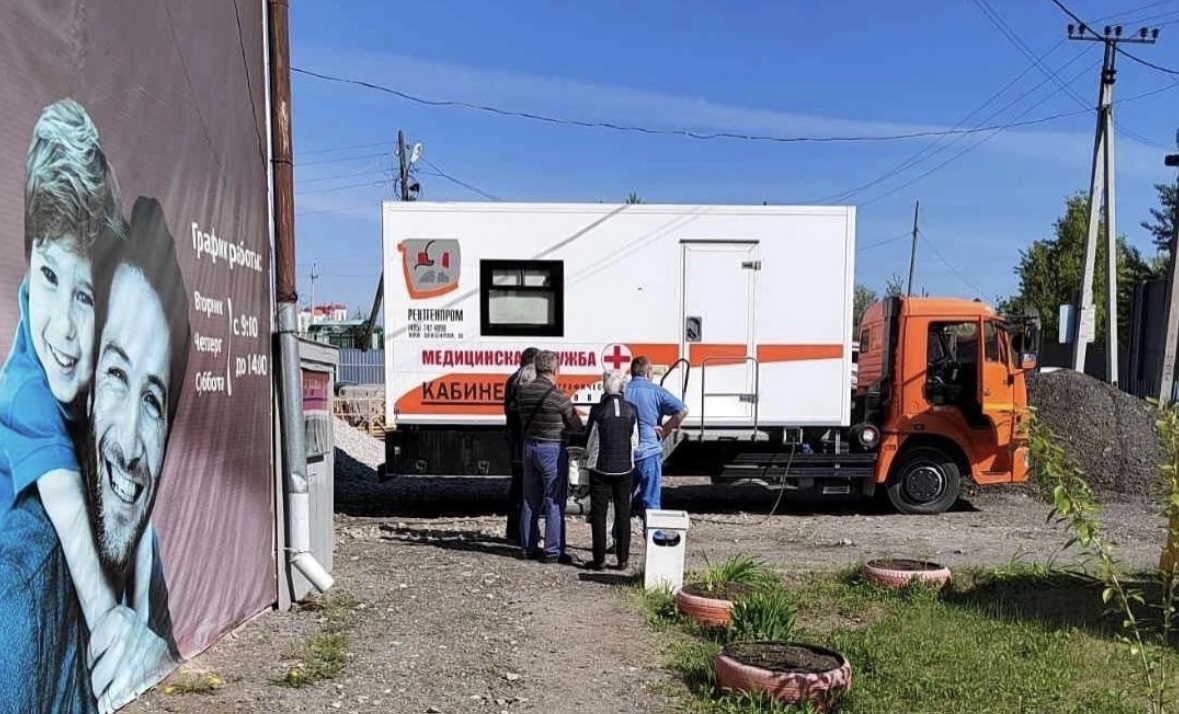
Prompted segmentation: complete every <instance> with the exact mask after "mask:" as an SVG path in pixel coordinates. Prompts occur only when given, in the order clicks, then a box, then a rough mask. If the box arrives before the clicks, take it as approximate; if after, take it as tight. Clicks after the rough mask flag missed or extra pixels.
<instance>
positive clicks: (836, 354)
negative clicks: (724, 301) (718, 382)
mask: <svg viewBox="0 0 1179 714" xmlns="http://www.w3.org/2000/svg"><path fill="white" fill-rule="evenodd" d="M748 353H749V350H748V348H747V347H746V346H745V345H714V344H704V343H697V344H693V345H689V346H688V361H689V362H690V363H691V365H692V366H693V367H699V366H701V365H703V364H704V360H706V359H707V360H708V366H710V367H712V366H717V365H725V364H739V363H740V362H743V361H744V360H745V357H746V355H747V354H748ZM754 355H755V356H756V357H757V361H758V362H760V363H762V364H770V363H774V362H805V361H809V360H819V359H841V358H842V357H843V345H758V346H757V349H756V350H755V352H754Z"/></svg>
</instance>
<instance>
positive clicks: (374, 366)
mask: <svg viewBox="0 0 1179 714" xmlns="http://www.w3.org/2000/svg"><path fill="white" fill-rule="evenodd" d="M336 381H337V382H345V383H349V384H380V385H383V384H385V350H358V349H353V348H341V349H340V364H339V366H338V367H337V368H336Z"/></svg>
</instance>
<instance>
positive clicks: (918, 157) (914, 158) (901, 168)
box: [811, 39, 1088, 203]
mask: <svg viewBox="0 0 1179 714" xmlns="http://www.w3.org/2000/svg"><path fill="white" fill-rule="evenodd" d="M1065 42H1066V40H1064V39H1061V40H1060V41H1059V42H1057V43H1056V44H1055V45H1053V46H1052V48H1051V49H1049V50H1048V51H1047V52H1045V53H1044V54H1042V55H1040V59H1041V60H1042V59H1045V58H1047V57H1048V56H1049V55H1051V54H1052V53H1053V52H1055V51H1056V49H1057V48H1059V47H1060V46H1061V45H1063V44H1064V43H1065ZM1087 52H1088V50H1081V51H1080V52H1078V53H1077V54H1076V55H1074V56H1073V57H1072V59H1070V60H1069V61H1068V62H1066V63H1064V64H1063V65H1061V67H1060V69H1059V70H1057V71H1058V72H1059V71H1061V70H1064V69H1065V68H1067V67H1068V66H1069V65H1071V64H1072V63H1074V62H1076V61H1077V60H1079V59H1080V58H1081V57H1083V56H1084V55H1085V54H1086V53H1087ZM1034 68H1035V67H1034V66H1029V67H1027V68H1026V69H1025V70H1024V71H1023V72H1021V73H1020V74H1019V75H1017V76H1016V77H1015V78H1014V79H1012V80H1011V81H1010V82H1008V83H1007V84H1006V85H1004V86H1003V88H1002V89H1000V90H999V91H998V92H996V93H994V94H993V95H991V97H990V98H989V99H987V100H986V101H985V102H983V103H982V104H981V105H979V106H978V107H977V108H976V109H975V110H974V111H972V112H971V113H970V114H967V115H966V116H965V117H963V118H962V119H961V121H959V122H958V123H957V124H956V125H955V128H957V127H959V126H962V125H963V124H966V122H968V121H969V120H970V119H971V117H973V116H975V115H976V114H978V113H979V112H980V111H982V110H983V109H985V108H986V107H987V106H989V105H990V104H991V102H993V101H995V100H996V99H998V98H999V97H1000V96H1002V95H1003V93H1004V92H1006V91H1007V90H1008V89H1010V88H1011V87H1012V86H1014V85H1015V84H1016V83H1017V82H1019V80H1021V79H1023V78H1024V77H1025V76H1026V75H1027V74H1028V73H1029V72H1031V71H1032V70H1033V69H1034ZM1086 71H1087V70H1086ZM1047 83H1048V79H1042V80H1040V81H1039V82H1038V83H1036V84H1035V85H1034V86H1032V87H1031V88H1030V89H1028V90H1026V91H1024V92H1023V93H1022V94H1020V95H1019V96H1017V97H1015V98H1014V99H1012V100H1011V101H1009V102H1007V103H1006V104H1004V105H1003V106H1001V107H999V108H998V109H996V110H995V111H993V112H991V113H990V114H988V115H987V116H986V117H985V118H984V119H982V120H981V122H989V121H991V120H993V119H995V118H996V117H998V116H999V115H1000V114H1003V113H1004V112H1006V111H1007V110H1008V109H1010V108H1011V107H1013V106H1015V105H1016V104H1019V103H1020V102H1021V101H1023V99H1024V98H1025V97H1027V96H1029V95H1031V94H1033V93H1034V92H1036V91H1037V90H1039V89H1040V87H1043V86H1044V85H1045V84H1047ZM1054 95H1055V93H1053V95H1050V97H1051V96H1054ZM1042 103H1043V102H1039V103H1037V104H1035V105H1033V106H1032V108H1035V107H1036V106H1039V105H1040V104H1042ZM1026 113H1027V112H1025V113H1024V114H1026ZM1021 116H1023V115H1021ZM981 122H980V123H981ZM961 138H962V137H961V136H957V137H954V138H952V139H950V140H949V141H948V142H947V143H946V144H945V145H943V146H942V147H941V148H940V149H937V150H936V151H933V153H931V154H929V155H928V156H925V158H922V157H923V156H924V155H925V154H927V153H928V152H930V151H931V150H933V149H934V148H936V147H937V146H938V145H939V144H941V143H942V141H943V140H944V139H946V137H939V138H938V139H937V140H936V141H933V142H932V143H930V144H927V145H926V146H924V147H922V148H921V149H920V150H918V151H917V152H916V153H914V154H913V155H911V156H909V157H908V158H907V159H905V160H904V161H902V162H900V163H899V164H897V165H896V166H893V167H892V168H891V169H889V170H888V171H886V172H884V174H882V175H881V176H879V177H877V178H875V179H873V180H872V181H869V182H867V183H863V184H860V185H859V186H856V187H855V188H852V189H849V190H847V191H844V192H842V193H839V194H835V195H832V196H826V197H824V198H821V199H818V200H816V201H811V203H828V202H832V201H834V202H839V201H846V200H847V199H849V198H851V197H852V196H854V195H856V194H858V193H860V192H862V191H864V190H865V189H868V188H871V187H873V186H875V185H877V184H879V183H882V182H884V181H887V180H888V179H890V178H892V177H893V176H896V175H898V174H901V173H904V172H905V171H906V170H908V169H909V168H912V167H913V166H916V165H918V164H920V163H924V162H925V161H927V160H928V159H932V158H933V157H934V156H937V155H938V154H940V153H942V152H943V151H945V150H946V149H949V148H950V147H951V146H953V145H954V144H956V143H957V142H958V141H960V140H961Z"/></svg>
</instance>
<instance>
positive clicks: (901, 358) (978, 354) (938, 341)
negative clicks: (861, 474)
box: [852, 298, 1039, 513]
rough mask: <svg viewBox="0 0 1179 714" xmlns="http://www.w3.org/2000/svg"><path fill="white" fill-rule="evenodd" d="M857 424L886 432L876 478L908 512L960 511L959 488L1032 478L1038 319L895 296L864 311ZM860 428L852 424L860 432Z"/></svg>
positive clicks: (946, 301) (855, 407)
mask: <svg viewBox="0 0 1179 714" xmlns="http://www.w3.org/2000/svg"><path fill="white" fill-rule="evenodd" d="M859 342H860V354H859V365H858V379H857V384H856V386H855V388H854V399H853V418H852V421H853V423H855V424H862V425H868V428H869V429H871V428H873V427H874V428H876V429H877V430H878V432H877V434H878V436H877V437H876V438H877V441H878V444H877V445H875V448H874V449H873V451H874V452H875V453H876V454H877V458H876V461H875V469H874V471H875V474H874V478H873V481H874V483H875V484H877V485H879V486H883V487H884V488H885V489H886V491H887V494H888V498H889V500H890V501H891V502H892V504H893V505H894V506H895V507H896V508H897V509H898V510H900V511H902V512H905V513H938V512H941V511H944V510H946V509H947V508H949V507H950V506H952V505H953V504H954V502H955V501H956V500H957V498H958V494H959V485H960V481H961V479H963V478H970V479H972V480H973V481H974V482H975V483H977V484H997V483H1012V482H1022V481H1026V480H1027V477H1028V447H1027V444H1026V443H1025V440H1024V439H1023V438H1022V429H1021V426H1022V424H1023V422H1024V421H1025V420H1026V419H1027V418H1028V401H1027V382H1026V379H1025V375H1026V374H1027V373H1028V372H1029V371H1031V370H1034V369H1035V368H1036V362H1037V352H1038V348H1039V321H1038V319H1037V318H1036V317H1035V316H1034V315H1032V316H1027V317H1022V318H1018V319H1014V320H1013V319H1011V318H1003V317H1001V316H999V315H998V314H997V313H996V312H995V311H994V310H993V309H992V308H990V307H989V306H987V305H986V304H984V303H982V302H978V301H967V300H960V299H947V298H889V299H886V300H884V301H882V302H878V303H876V304H875V305H872V306H871V307H870V308H869V309H868V310H867V311H866V312H865V314H864V317H863V319H862V321H861V329H860V335H859ZM854 429H855V427H853V430H854Z"/></svg>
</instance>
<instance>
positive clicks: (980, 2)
mask: <svg viewBox="0 0 1179 714" xmlns="http://www.w3.org/2000/svg"><path fill="white" fill-rule="evenodd" d="M972 2H974V4H975V5H976V6H977V7H978V9H979V10H981V11H982V13H983V15H985V16H986V18H987V20H989V21H990V22H991V24H992V25H994V26H995V27H996V28H997V29H998V30H999V32H1000V33H1001V34H1002V35H1003V36H1004V37H1005V38H1006V39H1007V41H1008V42H1010V43H1011V44H1012V45H1014V46H1015V48H1016V49H1018V50H1019V51H1020V52H1021V53H1022V54H1023V56H1024V57H1026V58H1028V59H1029V60H1031V61H1032V63H1033V64H1034V65H1035V66H1036V67H1037V68H1038V69H1039V70H1040V71H1041V72H1043V73H1044V74H1045V75H1047V76H1048V78H1049V79H1051V80H1052V81H1053V82H1055V83H1056V85H1057V86H1058V87H1060V88H1061V90H1062V91H1064V92H1065V93H1066V94H1068V96H1069V97H1070V98H1071V99H1072V100H1073V101H1074V102H1076V103H1077V104H1078V105H1080V106H1082V107H1085V108H1086V109H1089V108H1091V107H1090V105H1089V103H1088V102H1086V101H1085V100H1084V99H1082V98H1081V95H1079V94H1077V92H1076V90H1075V89H1073V88H1072V87H1071V86H1069V85H1068V84H1065V83H1064V81H1063V80H1062V79H1061V78H1060V75H1059V73H1058V72H1054V71H1052V70H1051V69H1050V68H1048V67H1047V66H1045V65H1044V63H1043V62H1042V61H1041V60H1040V59H1039V58H1037V57H1036V56H1035V54H1034V53H1033V52H1032V50H1031V49H1030V48H1029V47H1028V46H1027V44H1026V43H1025V42H1024V41H1023V40H1021V39H1020V37H1019V35H1018V34H1016V32H1015V30H1013V29H1011V26H1010V25H1008V24H1007V21H1006V20H1004V19H1003V16H1002V15H1000V14H999V12H998V11H997V10H995V9H994V8H993V7H991V5H990V4H989V3H988V2H987V0H972ZM1116 129H1117V131H1119V132H1121V133H1122V134H1125V135H1126V136H1129V137H1131V138H1133V139H1137V140H1138V141H1141V142H1142V143H1144V144H1147V145H1154V146H1158V145H1156V144H1155V143H1154V142H1153V141H1151V140H1150V139H1147V138H1146V137H1144V136H1142V135H1141V134H1139V133H1137V132H1135V131H1133V130H1131V129H1129V128H1127V127H1125V126H1123V125H1122V124H1121V123H1119V124H1118V125H1117V127H1116ZM1159 148H1166V147H1159Z"/></svg>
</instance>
